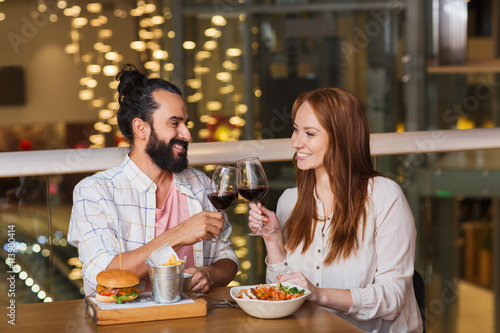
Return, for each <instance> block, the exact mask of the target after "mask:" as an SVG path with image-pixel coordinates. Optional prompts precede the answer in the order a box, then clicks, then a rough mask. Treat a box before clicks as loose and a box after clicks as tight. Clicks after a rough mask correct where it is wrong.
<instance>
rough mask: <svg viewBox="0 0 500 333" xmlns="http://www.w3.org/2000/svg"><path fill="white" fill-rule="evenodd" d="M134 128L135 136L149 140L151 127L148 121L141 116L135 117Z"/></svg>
mask: <svg viewBox="0 0 500 333" xmlns="http://www.w3.org/2000/svg"><path fill="white" fill-rule="evenodd" d="M132 130H133V131H134V138H136V139H139V140H147V138H148V137H149V132H150V130H151V128H150V126H149V123H148V122H146V121H144V120H142V119H140V118H134V120H132Z"/></svg>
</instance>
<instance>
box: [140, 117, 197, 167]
mask: <svg viewBox="0 0 500 333" xmlns="http://www.w3.org/2000/svg"><path fill="white" fill-rule="evenodd" d="M174 144H179V145H181V146H183V147H184V149H185V150H186V151H185V152H184V153H180V154H178V155H179V156H178V157H176V156H175V154H174V151H173V146H174ZM187 147H188V142H187V141H184V140H180V139H175V138H173V139H171V140H170V142H169V143H168V144H167V143H165V142H164V141H160V140H159V139H158V136H157V135H156V132H155V130H154V128H153V126H151V136H150V137H149V141H148V144H147V146H146V153H147V154H148V155H149V157H150V158H151V160H153V162H154V163H155V164H156V165H157V166H158V167H159V168H160V169H163V170H165V171H169V172H173V173H178V172H181V171H182V170H184V169H186V168H187V166H188V160H187Z"/></svg>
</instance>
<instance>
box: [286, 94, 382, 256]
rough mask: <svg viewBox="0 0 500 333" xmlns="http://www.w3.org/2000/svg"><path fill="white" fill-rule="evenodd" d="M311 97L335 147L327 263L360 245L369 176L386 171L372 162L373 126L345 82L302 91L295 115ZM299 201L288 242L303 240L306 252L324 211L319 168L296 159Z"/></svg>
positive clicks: (330, 156) (291, 245) (330, 159)
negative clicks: (307, 166) (319, 207)
mask: <svg viewBox="0 0 500 333" xmlns="http://www.w3.org/2000/svg"><path fill="white" fill-rule="evenodd" d="M304 103H308V104H309V105H310V106H311V108H312V109H313V111H314V113H315V115H316V118H317V119H318V121H319V123H320V124H322V126H323V128H324V130H325V131H326V133H327V134H328V140H329V146H330V149H328V150H327V152H326V154H325V157H324V161H323V164H324V165H325V169H326V170H327V172H328V177H329V179H330V187H331V190H332V192H333V217H332V221H331V224H330V228H329V230H328V231H327V232H326V234H327V235H329V238H328V244H327V246H328V247H329V248H330V250H329V252H328V254H327V256H326V258H325V264H327V265H328V264H331V263H333V262H334V261H335V260H340V259H345V258H347V257H349V256H350V255H351V254H352V253H355V251H356V250H357V249H358V247H359V241H360V240H358V237H357V231H358V229H359V226H360V224H361V226H362V228H363V230H364V219H365V217H366V203H367V200H368V181H369V180H370V179H371V178H373V177H375V176H379V175H381V174H380V173H379V172H377V171H376V170H375V169H374V168H373V165H372V161H371V156H370V128H369V125H368V119H367V118H366V115H365V112H364V110H363V107H362V105H361V102H360V101H359V99H358V98H357V97H356V96H354V95H353V94H351V93H349V92H348V91H346V90H344V89H340V88H324V89H318V90H314V91H310V92H306V93H303V94H301V95H300V96H299V97H298V98H297V100H296V101H295V103H294V105H293V109H292V119H293V120H294V121H295V117H296V115H297V110H298V109H299V107H300V106H301V105H302V104H304ZM294 163H295V167H296V178H297V187H298V198H297V204H296V205H295V207H294V209H293V211H292V213H291V215H290V218H289V219H288V221H287V222H286V225H285V229H284V231H285V235H286V236H285V238H286V243H285V246H286V248H287V250H289V251H292V252H293V251H295V250H296V249H297V247H298V246H299V245H300V244H301V243H303V248H302V253H304V252H305V251H306V250H307V249H308V248H309V246H310V245H311V243H312V240H313V235H314V232H315V229H316V225H317V221H318V220H319V216H318V215H317V213H316V208H317V207H316V201H315V199H314V187H315V184H316V178H315V173H314V170H300V169H299V168H297V165H296V158H295V156H294Z"/></svg>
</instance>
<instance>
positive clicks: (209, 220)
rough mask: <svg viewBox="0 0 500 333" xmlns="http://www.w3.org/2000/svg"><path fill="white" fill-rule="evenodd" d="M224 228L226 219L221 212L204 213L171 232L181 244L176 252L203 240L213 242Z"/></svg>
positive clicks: (192, 217)
mask: <svg viewBox="0 0 500 333" xmlns="http://www.w3.org/2000/svg"><path fill="white" fill-rule="evenodd" d="M223 227H224V217H223V215H222V213H219V212H207V211H203V212H201V213H198V214H196V215H193V216H191V218H189V219H187V220H186V221H184V222H182V223H181V224H179V225H178V226H176V227H175V228H172V229H170V230H169V231H170V232H172V233H173V234H175V235H176V236H175V238H176V240H177V242H178V243H179V244H178V245H177V246H176V247H174V249H175V250H177V249H178V248H180V247H182V246H185V245H192V244H195V243H198V242H199V241H202V240H211V239H212V238H214V237H216V236H217V235H219V234H220V233H221V231H222V228H223Z"/></svg>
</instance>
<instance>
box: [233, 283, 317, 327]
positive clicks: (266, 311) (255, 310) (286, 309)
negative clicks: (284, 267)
mask: <svg viewBox="0 0 500 333" xmlns="http://www.w3.org/2000/svg"><path fill="white" fill-rule="evenodd" d="M281 284H282V285H284V286H288V287H290V288H292V287H297V288H298V289H299V290H300V289H304V288H301V287H299V286H297V285H295V284H293V283H289V282H282V283H281ZM269 285H276V283H269ZM258 286H259V285H258V284H256V285H252V286H238V287H232V288H231V290H230V293H231V297H232V298H233V299H234V300H235V301H236V303H238V305H239V306H240V307H241V308H242V309H243V311H245V312H246V313H248V314H249V315H250V316H252V317H257V318H263V319H274V318H283V317H286V316H289V315H291V314H292V313H294V312H295V311H297V310H298V309H299V308H300V307H301V305H302V304H303V303H304V301H305V300H306V299H307V298H308V297H309V295H310V294H311V292H310V291H309V290H307V289H304V290H305V294H304V295H303V296H300V297H297V298H293V299H288V300H284V301H262V300H258V299H242V298H238V297H236V296H237V295H238V294H239V292H240V290H241V289H250V288H256V287H258Z"/></svg>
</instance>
